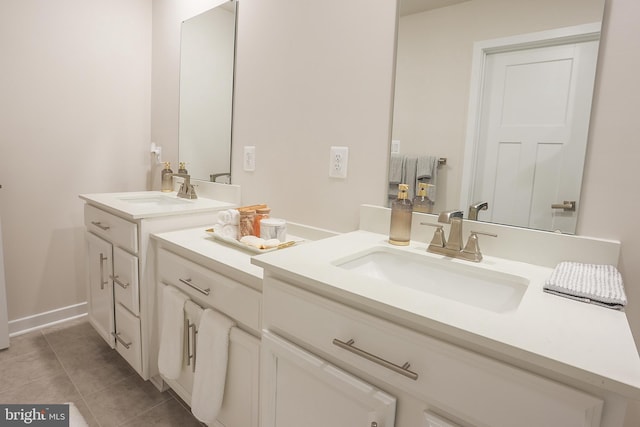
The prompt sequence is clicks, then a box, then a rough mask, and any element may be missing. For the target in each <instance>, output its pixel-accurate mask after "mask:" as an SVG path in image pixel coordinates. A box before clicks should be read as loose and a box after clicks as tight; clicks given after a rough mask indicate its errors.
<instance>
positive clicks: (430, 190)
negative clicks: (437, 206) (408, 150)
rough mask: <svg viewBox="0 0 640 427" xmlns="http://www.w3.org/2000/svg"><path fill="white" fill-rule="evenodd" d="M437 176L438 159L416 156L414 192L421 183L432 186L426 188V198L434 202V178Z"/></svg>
mask: <svg viewBox="0 0 640 427" xmlns="http://www.w3.org/2000/svg"><path fill="white" fill-rule="evenodd" d="M437 176H438V157H435V156H418V159H417V162H416V184H415V185H416V187H415V188H416V190H417V188H418V187H419V185H418V184H420V183H421V182H423V183H427V184H432V185H433V187H427V197H429V200H431V201H432V202H435V201H436V178H437Z"/></svg>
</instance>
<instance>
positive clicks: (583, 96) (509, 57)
mask: <svg viewBox="0 0 640 427" xmlns="http://www.w3.org/2000/svg"><path fill="white" fill-rule="evenodd" d="M603 9H604V0H586V1H585V0H567V1H562V2H556V1H552V0H540V1H536V2H530V1H527V0H400V17H399V21H398V46H397V54H396V55H397V62H396V83H395V101H394V117H393V133H392V140H393V142H392V144H391V150H392V154H391V164H390V168H389V170H390V172H392V171H394V170H395V168H394V167H393V163H394V162H396V163H398V162H399V160H398V159H402V161H408V163H407V164H409V165H410V166H411V168H409V170H408V171H407V170H406V169H405V170H404V172H403V173H404V174H406V173H407V172H409V173H410V175H409V178H408V180H410V181H413V182H414V185H415V183H416V178H413V176H412V175H411V173H413V174H415V173H416V172H415V170H413V169H412V168H413V164H414V163H415V160H414V159H416V158H417V159H418V160H420V159H422V160H423V161H424V159H425V158H426V159H432V158H446V159H447V163H446V165H442V166H439V167H437V168H435V169H434V172H433V176H428V175H427V174H425V173H424V172H425V171H422V172H423V173H422V176H424V177H427V178H428V179H427V182H429V180H431V179H432V180H434V181H435V183H436V187H435V189H434V190H432V191H433V193H432V194H431V197H432V198H433V199H435V205H434V211H435V212H439V211H443V210H450V209H462V210H464V211H465V217H467V216H468V210H469V206H470V205H471V204H473V203H477V202H487V204H488V208H487V209H482V210H478V211H477V218H478V220H480V221H492V222H498V223H503V224H510V225H516V226H524V227H530V228H537V229H547V230H557V229H561V231H563V232H569V233H572V232H575V219H576V217H577V209H574V210H571V209H567V210H564V209H562V208H560V209H552V208H551V205H552V204H554V205H558V204H559V205H565V203H564V202H565V201H567V202H572V201H575V202H576V203H575V206H576V207H577V208H579V200H578V196H579V191H580V183H581V181H582V166H583V164H584V151H585V147H584V146H583V147H582V149H577V150H576V151H574V152H572V153H571V154H570V155H568V154H567V153H569V152H571V150H570V149H569V148H568V147H573V146H574V145H575V144H574V140H576V139H578V140H582V142H586V137H587V129H588V121H589V114H590V106H591V95H592V93H593V79H594V74H593V69H592V70H591V71H589V70H588V69H587V70H586V71H581V72H579V73H575V70H576V68H577V67H578V66H582V65H584V63H586V62H587V59H592V60H593V62H592V64H591V66H592V67H593V68H594V67H595V58H596V55H597V46H598V41H597V40H598V37H599V28H600V24H599V23H600V21H601V20H602V13H603ZM569 27H570V28H569ZM594 28H595V31H594ZM576 29H577V30H576ZM574 30H575V31H577V32H578V33H580V32H583V33H587V35H586V36H584V37H583V36H577V37H574V36H572V37H568V36H567V37H563V36H561V35H562V34H565V35H566V34H567V32H571V31H574ZM575 31H574V32H575ZM541 35H542V36H544V37H547V38H549V37H550V38H552V39H553V41H551V42H549V43H548V44H551V45H553V46H551V47H549V48H548V49H547V50H545V48H544V44H545V43H546V42H543V41H540V40H538V41H535V42H533V41H531V40H533V39H535V38H536V37H540V36H541ZM544 37H543V38H544ZM593 39H595V41H593ZM524 42H527V43H524ZM523 43H524V44H523ZM587 43H591V47H587V48H584V46H585V44H587ZM487 46H489V47H487ZM482 47H484V50H483V49H481V48H482ZM585 50H586V51H585ZM479 52H480V53H481V54H480V53H479ZM545 55H547V56H545ZM478 58H480V59H478ZM525 64H533V65H531V66H526V65H525ZM544 64H547V65H550V66H549V67H546V69H545V70H544V71H541V70H540V68H545V67H544V66H543V65H544ZM488 71H491V73H488ZM545 73H546V74H545ZM580 85H582V86H583V87H584V89H583V90H582V91H578V92H575V91H576V87H577V86H580ZM505 87H506V88H507V89H508V90H507V92H504V91H502V92H501V91H493V88H503V89H504V88H505ZM572 91H573V92H572ZM570 92H571V94H569V93H570ZM568 94H569V95H568ZM574 95H575V96H574ZM579 115H582V119H581V121H579V124H576V123H572V122H571V119H574V118H576V117H577V116H579ZM534 128H535V129H534ZM514 129H515V130H517V131H518V133H517V134H515V135H514V134H513V132H511V131H513V130H514ZM547 131H548V132H547ZM487 141H488V142H490V144H488V145H486V144H484V143H485V142H487ZM528 141H532V142H531V143H529V142H528ZM394 150H395V151H399V152H398V153H396V154H393V152H394ZM567 159H570V160H572V161H573V163H574V166H572V167H571V168H568V167H565V166H566V164H567V161H568V160H567ZM412 161H413V162H414V163H411V162H412ZM418 163H419V162H418ZM569 169H571V173H570V174H569V175H567V177H566V178H560V175H558V173H559V172H560V171H567V170H569ZM420 172H421V171H418V175H419V176H420V175H421V173H420ZM569 177H570V179H572V180H573V181H574V182H576V183H577V185H574V189H573V191H574V192H573V193H572V194H571V195H569V194H568V193H567V192H565V191H566V190H565V189H562V188H559V187H558V186H557V185H555V184H557V183H558V182H565V181H566V180H567V179H569ZM394 179H395V178H394ZM391 181H393V179H391V176H390V185H389V197H392V187H393V186H392V185H391ZM515 184H518V185H520V187H518V186H516V185H515ZM543 186H546V187H545V190H544V191H541V190H540V189H541V188H543ZM575 188H577V193H576V190H575ZM569 204H570V203H569ZM540 207H544V209H543V212H542V213H540V212H539V210H540V209H539V208H540ZM536 209H538V211H536Z"/></svg>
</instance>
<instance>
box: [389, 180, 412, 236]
mask: <svg viewBox="0 0 640 427" xmlns="http://www.w3.org/2000/svg"><path fill="white" fill-rule="evenodd" d="M408 191H409V186H408V185H407V184H398V198H397V199H396V200H394V201H393V203H392V204H391V225H390V227H389V243H391V244H392V245H398V246H407V245H409V241H410V240H411V213H412V212H413V204H412V203H411V200H409V197H408V194H407V193H408Z"/></svg>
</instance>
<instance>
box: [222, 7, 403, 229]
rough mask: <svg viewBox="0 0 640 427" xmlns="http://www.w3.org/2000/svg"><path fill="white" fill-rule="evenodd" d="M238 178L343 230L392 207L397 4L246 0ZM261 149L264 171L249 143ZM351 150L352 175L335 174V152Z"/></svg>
mask: <svg viewBox="0 0 640 427" xmlns="http://www.w3.org/2000/svg"><path fill="white" fill-rule="evenodd" d="M239 6H240V8H239V20H238V45H237V70H236V92H235V93H236V98H235V111H234V129H233V149H232V153H233V154H232V167H231V170H232V175H233V182H234V183H235V184H240V185H241V186H242V195H243V201H244V202H246V203H259V202H266V203H269V205H270V206H271V207H272V215H273V216H278V217H285V218H287V219H288V220H290V221H295V222H303V223H308V224H313V225H315V226H319V227H323V228H328V229H332V230H336V231H348V230H353V229H355V228H357V224H358V206H359V205H360V204H362V203H373V204H382V203H383V201H384V199H383V194H382V193H381V189H382V188H383V187H384V185H385V184H384V183H385V180H386V174H387V150H388V141H389V136H390V128H389V121H390V115H391V107H390V106H391V90H392V70H393V51H394V44H395V20H396V18H395V14H396V6H395V2H393V1H376V2H372V1H369V0H351V1H347V2H345V1H341V0H322V1H313V2H312V1H292V2H284V1H281V0H242V2H241V4H240V5H239ZM247 145H255V147H256V170H255V172H244V171H243V169H242V150H243V147H244V146H247ZM332 145H336V146H347V147H349V163H348V177H347V178H346V179H335V178H329V149H330V147H331V146H332Z"/></svg>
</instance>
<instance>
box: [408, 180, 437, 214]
mask: <svg viewBox="0 0 640 427" xmlns="http://www.w3.org/2000/svg"><path fill="white" fill-rule="evenodd" d="M429 187H433V184H427V183H426V182H420V183H418V194H416V197H414V198H413V211H414V212H420V213H432V212H433V201H432V200H431V199H429V196H427V189H428V188H429Z"/></svg>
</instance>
